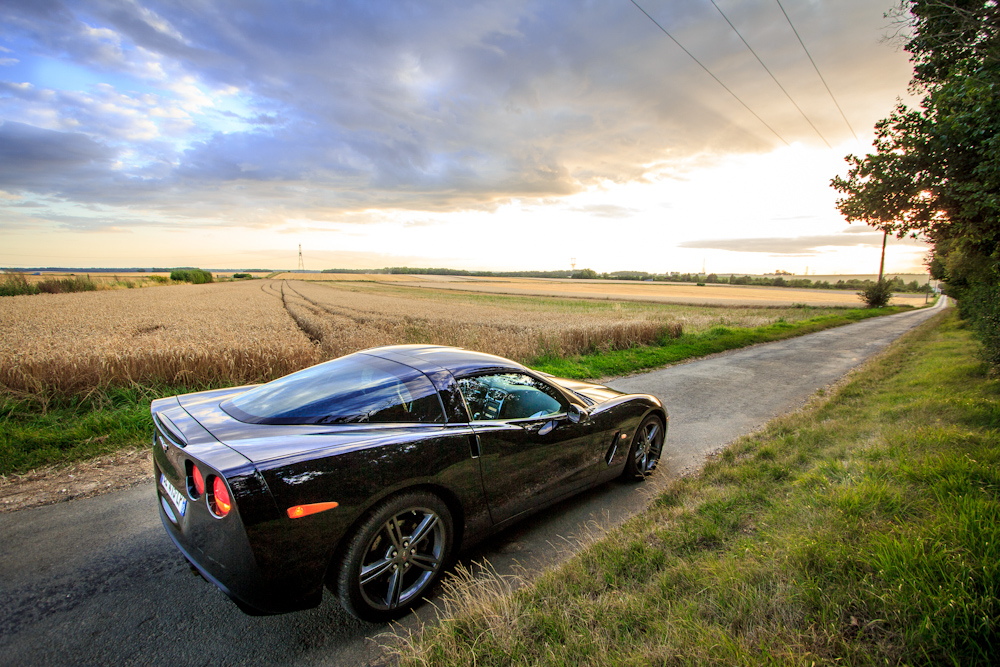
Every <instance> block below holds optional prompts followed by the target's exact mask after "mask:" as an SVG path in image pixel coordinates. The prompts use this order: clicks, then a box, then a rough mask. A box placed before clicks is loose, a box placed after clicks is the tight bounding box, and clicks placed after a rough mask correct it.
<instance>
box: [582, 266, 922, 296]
mask: <svg viewBox="0 0 1000 667" xmlns="http://www.w3.org/2000/svg"><path fill="white" fill-rule="evenodd" d="M786 275H787V274H786ZM571 277H573V278H578V279H591V280H640V281H656V282H672V283H711V284H717V285H755V286H758V287H807V288H810V289H842V290H855V291H856V290H862V289H865V288H867V287H869V286H871V285H874V284H875V281H874V280H868V279H858V278H850V279H848V280H838V281H836V282H832V283H831V282H830V281H828V280H817V281H812V280H810V279H808V278H787V277H785V276H782V275H776V276H774V277H773V278H772V277H770V276H749V275H744V276H737V275H735V274H732V275H723V276H719V275H718V274H715V273H709V274H704V273H646V272H645V271H613V272H611V273H597V272H596V271H594V270H592V269H581V270H580V271H576V272H574V273H573V274H572V276H571ZM888 284H889V287H890V289H891V291H893V292H928V291H930V289H931V288H930V285H927V284H923V285H921V284H920V283H918V282H917V281H916V280H911V281H910V282H908V283H907V282H905V281H904V280H903V279H902V278H900V277H898V276H896V277H893V278H890V279H888Z"/></svg>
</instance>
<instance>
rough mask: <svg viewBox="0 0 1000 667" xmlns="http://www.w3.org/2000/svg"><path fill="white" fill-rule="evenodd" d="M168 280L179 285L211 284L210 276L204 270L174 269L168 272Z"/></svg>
mask: <svg viewBox="0 0 1000 667" xmlns="http://www.w3.org/2000/svg"><path fill="white" fill-rule="evenodd" d="M170 279H171V280H174V281H177V282H180V283H193V284H195V285H201V284H202V283H210V282H213V280H214V279H213V278H212V274H211V273H209V272H208V271H205V270H204V269H174V270H173V271H171V272H170Z"/></svg>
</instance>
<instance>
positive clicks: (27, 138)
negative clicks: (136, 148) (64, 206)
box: [0, 121, 115, 192]
mask: <svg viewBox="0 0 1000 667" xmlns="http://www.w3.org/2000/svg"><path fill="white" fill-rule="evenodd" d="M114 157H115V152H114V151H113V150H111V149H109V148H108V147H107V146H104V145H102V144H100V143H98V142H96V141H94V140H92V139H90V138H89V137H87V136H86V135H82V134H77V133H70V132H54V131H52V130H44V129H41V128H37V127H33V126H31V125H25V124H24V123H15V122H11V121H7V122H5V123H3V124H2V125H0V188H3V189H6V190H18V189H26V190H31V191H34V192H50V191H54V190H58V189H59V188H60V187H61V186H63V185H65V184H66V182H67V181H70V180H77V179H84V180H86V179H90V178H94V177H99V176H101V175H102V174H103V173H106V172H105V170H106V169H107V166H108V165H110V164H111V161H112V159H113V158H114Z"/></svg>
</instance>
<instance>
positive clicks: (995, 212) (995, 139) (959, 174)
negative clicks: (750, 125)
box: [832, 0, 1000, 365]
mask: <svg viewBox="0 0 1000 667" xmlns="http://www.w3.org/2000/svg"><path fill="white" fill-rule="evenodd" d="M890 14H891V15H892V16H894V17H896V18H897V19H898V20H900V21H901V22H902V25H903V27H904V28H905V29H906V30H908V31H909V34H908V38H907V40H906V44H905V48H906V50H907V51H909V52H910V54H911V61H912V62H913V64H914V76H913V81H912V83H911V86H912V88H913V90H916V91H920V92H922V93H923V94H924V97H923V100H922V101H921V108H920V109H909V108H907V107H906V106H905V105H904V104H902V103H900V104H898V105H897V106H896V109H895V110H894V111H893V113H892V114H891V115H890V116H889V117H888V118H886V119H884V120H882V121H880V122H879V123H878V124H876V126H875V137H876V138H875V142H874V148H875V152H874V153H869V154H868V155H866V156H864V157H857V156H854V155H848V156H847V158H846V159H847V162H848V164H849V170H848V174H847V177H846V178H841V177H839V176H838V177H836V178H834V179H833V180H832V184H833V187H834V188H836V189H837V190H838V191H840V192H841V193H842V194H843V195H844V197H843V198H841V199H839V200H838V201H837V206H838V208H839V209H840V211H841V212H842V213H843V214H844V215H845V216H846V217H847V219H848V221H849V222H855V221H857V222H864V223H866V224H869V225H872V226H874V227H876V228H878V229H879V230H881V231H883V232H886V233H889V234H894V235H895V236H897V237H900V238H902V237H904V236H907V235H911V236H914V237H920V238H924V239H926V240H928V241H930V242H931V243H932V245H933V250H932V255H931V258H930V261H929V268H930V270H931V275H932V276H933V277H934V278H937V279H939V280H942V281H944V285H945V291H946V292H947V293H948V294H950V295H952V296H954V297H956V298H957V299H958V301H959V307H960V309H961V312H962V315H963V316H964V317H966V318H968V319H969V320H970V322H971V323H972V325H973V327H974V328H975V329H976V331H977V333H978V334H979V337H980V338H981V340H983V342H984V344H985V354H986V357H987V359H988V360H989V361H991V362H992V363H993V364H996V365H1000V345H998V341H1000V332H998V328H997V327H998V321H1000V299H998V298H997V295H998V285H1000V8H998V5H997V3H996V2H995V0H903V1H902V2H901V3H900V4H899V5H898V7H897V8H896V9H895V10H894V11H893V12H891V13H890Z"/></svg>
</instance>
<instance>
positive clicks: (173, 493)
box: [160, 472, 188, 516]
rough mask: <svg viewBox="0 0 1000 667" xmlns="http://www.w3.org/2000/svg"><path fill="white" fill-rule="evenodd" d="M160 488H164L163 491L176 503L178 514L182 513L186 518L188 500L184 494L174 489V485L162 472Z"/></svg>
mask: <svg viewBox="0 0 1000 667" xmlns="http://www.w3.org/2000/svg"><path fill="white" fill-rule="evenodd" d="M160 486H162V487H163V490H164V491H166V492H167V495H168V496H170V500H172V501H173V502H174V507H176V508H177V512H178V513H180V515H181V516H184V511H185V510H186V509H187V504H188V503H187V498H185V497H184V494H183V493H181V492H180V491H178V490H177V489H176V488H174V485H173V484H171V483H170V482H168V481H167V478H166V477H164V476H163V473H162V472H161V473H160Z"/></svg>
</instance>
